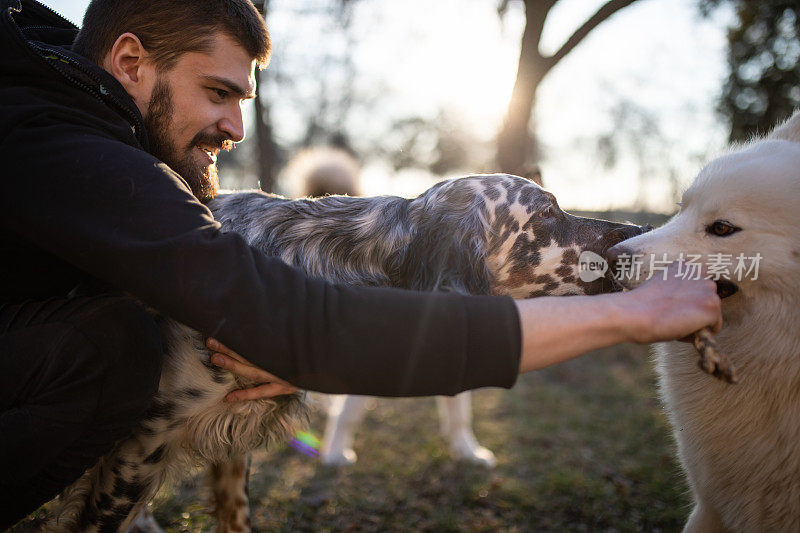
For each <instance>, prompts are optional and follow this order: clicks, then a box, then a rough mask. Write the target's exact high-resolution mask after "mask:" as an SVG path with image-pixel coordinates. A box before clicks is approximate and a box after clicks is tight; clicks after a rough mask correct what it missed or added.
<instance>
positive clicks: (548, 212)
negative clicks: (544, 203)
mask: <svg viewBox="0 0 800 533" xmlns="http://www.w3.org/2000/svg"><path fill="white" fill-rule="evenodd" d="M555 212H556V210H555V208H554V207H553V206H552V205H551V206H549V207H547V208H546V209H543V210H541V211H539V218H550V217H552V216H553V215H555Z"/></svg>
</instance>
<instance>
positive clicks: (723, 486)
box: [621, 112, 800, 532]
mask: <svg viewBox="0 0 800 533" xmlns="http://www.w3.org/2000/svg"><path fill="white" fill-rule="evenodd" d="M717 220H724V221H727V222H729V223H730V224H732V225H733V226H736V227H738V228H741V230H740V231H737V232H735V233H733V234H731V235H728V236H723V237H721V236H717V235H714V234H713V233H712V232H709V231H707V228H708V227H709V225H711V224H713V223H714V222H715V221H717ZM621 246H623V247H624V248H626V249H627V250H628V251H629V252H630V253H636V254H647V255H648V257H649V254H651V253H653V254H656V256H657V258H659V259H660V258H661V257H662V254H664V253H666V254H667V256H668V257H667V258H668V259H673V260H674V259H677V258H678V256H679V254H680V253H682V252H683V253H684V254H688V253H692V254H702V255H703V256H704V257H708V256H709V254H715V253H724V254H732V256H733V257H734V258H735V257H737V256H738V254H740V253H743V254H744V255H745V257H752V256H755V254H756V253H760V254H761V256H762V257H763V258H762V259H761V261H760V264H759V272H758V277H757V279H743V280H742V281H738V280H736V279H733V280H732V281H733V282H734V283H735V284H736V285H737V286H738V289H739V290H738V292H737V293H736V294H734V295H733V296H730V297H728V298H726V299H724V300H723V305H722V311H723V319H724V322H725V325H724V327H723V329H722V331H721V332H720V333H719V335H717V340H718V341H719V344H720V347H721V349H722V350H723V351H724V353H726V354H727V355H728V357H730V359H731V361H732V363H733V364H734V365H735V366H736V368H737V369H738V372H739V377H740V383H739V384H737V385H728V384H726V383H724V382H722V381H720V380H718V379H714V378H713V377H711V376H709V375H707V374H704V373H703V372H701V371H700V370H699V369H698V368H697V362H696V361H697V354H696V353H695V352H694V348H692V346H691V345H688V344H681V343H676V342H673V343H667V344H663V345H659V346H658V348H657V367H658V373H659V382H660V390H661V394H662V397H663V400H664V402H665V404H666V407H667V409H668V411H669V415H670V418H671V421H672V424H673V426H674V433H675V438H676V440H677V442H678V453H679V456H680V460H681V463H682V464H683V467H684V468H685V470H686V474H687V476H688V480H689V483H690V485H691V488H692V491H693V493H694V498H695V507H694V510H693V511H692V514H691V516H690V517H689V520H688V522H687V524H686V529H685V530H686V531H698V532H699V531H702V532H709V531H736V532H751V531H752V532H757V531H758V532H766V531H769V532H774V531H800V112H797V113H795V114H794V116H793V117H792V118H791V119H790V120H788V121H787V122H786V123H784V124H783V125H781V126H779V127H778V128H776V129H775V130H774V131H773V132H772V133H771V134H770V135H768V136H767V137H766V138H763V139H757V140H754V141H752V142H750V143H748V144H746V145H743V146H738V147H734V150H733V151H731V152H730V153H728V154H726V155H724V156H722V157H720V158H718V159H716V160H714V161H712V162H711V163H710V164H708V165H707V166H706V167H705V168H704V169H703V170H702V171H701V172H700V174H699V176H698V177H697V179H696V180H695V182H694V184H693V185H692V186H691V187H690V188H689V189H688V190H687V191H686V193H685V194H684V196H683V202H682V208H681V212H680V213H679V214H678V215H676V216H675V217H674V218H673V219H672V220H671V221H670V222H668V223H667V224H666V225H664V226H663V227H661V228H659V229H657V230H656V231H653V232H650V233H646V234H644V235H640V236H638V237H634V238H633V239H631V240H628V241H625V242H624V243H623V244H622V245H621ZM645 263H647V262H645ZM646 270H647V268H646V265H645V272H643V273H642V277H645V275H646V273H647V272H646ZM748 277H750V278H752V274H751V275H750V276H748Z"/></svg>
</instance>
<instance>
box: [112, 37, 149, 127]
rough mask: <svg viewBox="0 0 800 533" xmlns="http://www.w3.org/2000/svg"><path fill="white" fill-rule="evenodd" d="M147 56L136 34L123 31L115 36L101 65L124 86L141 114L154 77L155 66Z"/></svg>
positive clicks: (144, 108) (144, 110) (147, 100)
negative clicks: (115, 38)
mask: <svg viewBox="0 0 800 533" xmlns="http://www.w3.org/2000/svg"><path fill="white" fill-rule="evenodd" d="M148 57H149V56H148V53H147V50H145V49H144V46H142V42H141V41H140V40H139V38H138V37H137V36H136V35H134V34H132V33H123V34H122V35H120V36H119V37H117V40H116V42H115V43H114V46H112V47H111V51H110V52H109V53H108V55H107V56H106V58H105V61H104V62H103V67H104V68H105V69H106V70H107V71H108V72H110V73H111V75H112V76H114V77H115V78H116V79H117V81H118V82H120V84H121V85H122V86H123V87H124V88H125V91H126V92H127V93H128V94H129V95H130V96H131V98H133V100H134V101H135V102H136V105H137V106H138V107H139V110H140V111H141V112H142V114H145V113H146V108H147V105H148V103H149V101H150V93H151V92H152V89H153V85H154V84H155V77H156V72H155V68H154V66H153V64H152V62H151V61H149V59H148Z"/></svg>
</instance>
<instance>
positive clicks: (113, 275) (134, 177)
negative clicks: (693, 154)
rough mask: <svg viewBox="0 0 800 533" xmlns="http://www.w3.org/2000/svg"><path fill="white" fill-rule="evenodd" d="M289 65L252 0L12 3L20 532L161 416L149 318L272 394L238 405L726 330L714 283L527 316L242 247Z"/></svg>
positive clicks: (10, 243)
mask: <svg viewBox="0 0 800 533" xmlns="http://www.w3.org/2000/svg"><path fill="white" fill-rule="evenodd" d="M269 52H270V43H269V36H268V34H267V30H266V27H265V26H264V21H263V19H262V18H261V16H260V15H259V13H258V12H257V11H256V10H255V8H254V7H253V6H252V4H250V2H249V1H248V0H224V1H223V0H182V1H180V2H175V1H168V0H94V1H93V2H92V3H91V4H90V6H89V8H88V9H87V12H86V15H85V18H84V21H83V29H82V30H81V31H80V33H78V30H77V28H75V27H74V26H72V25H71V24H70V23H69V22H68V21H66V20H64V19H63V18H61V17H60V16H58V15H57V14H55V13H54V12H52V11H51V10H49V9H48V8H46V7H44V6H42V5H40V4H37V3H36V2H34V1H33V0H0V67H1V68H0V155H2V160H3V162H4V165H5V169H6V170H5V172H4V174H3V176H2V179H0V224H2V228H3V231H2V232H0V249H2V250H3V259H4V260H3V263H2V267H0V269H2V270H1V272H2V276H0V279H2V281H0V528H2V527H3V526H7V525H9V524H11V523H13V521H14V520H16V519H18V518H21V517H22V516H24V515H25V514H26V513H27V512H29V511H31V510H33V509H35V508H36V506H37V505H39V504H41V503H42V502H44V501H46V500H48V499H49V498H52V497H53V496H55V495H56V494H57V493H58V492H59V491H60V490H61V489H62V488H64V487H65V486H67V485H68V484H70V483H71V482H72V481H74V480H75V479H76V478H77V477H78V476H79V475H80V474H81V473H82V472H83V470H84V469H85V468H86V467H88V466H90V465H91V464H92V462H93V461H95V460H96V458H97V457H99V456H100V455H102V454H103V453H105V452H106V451H107V450H109V449H110V447H111V446H112V445H113V443H114V442H115V441H116V440H117V439H119V438H121V437H123V436H125V435H126V433H127V432H129V431H130V428H131V427H132V426H133V424H134V423H135V422H136V420H137V419H138V417H140V416H141V415H142V413H143V411H144V409H145V408H146V407H147V405H148V402H149V400H150V398H151V396H152V394H153V393H154V392H155V390H156V387H157V384H158V378H159V373H160V368H161V358H162V346H161V342H160V339H159V334H158V329H157V327H156V324H155V322H154V320H153V319H152V318H151V316H150V314H149V313H148V312H147V311H146V310H145V309H144V308H143V307H142V305H140V304H139V303H137V302H144V303H145V304H147V305H148V306H151V307H152V308H154V309H156V310H158V311H159V312H160V313H162V314H165V315H168V316H170V317H172V318H174V319H176V320H179V321H181V322H183V323H185V324H187V325H189V326H191V327H192V328H194V329H196V330H199V331H201V332H204V333H205V334H207V335H210V336H214V337H216V338H218V339H219V340H220V341H222V342H223V343H225V345H227V346H230V347H232V348H233V349H235V350H237V352H239V353H241V354H242V355H244V356H245V357H247V359H248V360H249V361H251V362H252V364H249V363H247V360H244V359H242V358H239V360H238V361H236V358H237V357H238V356H237V355H236V354H234V353H233V352H230V351H229V350H228V349H226V348H218V349H220V350H221V351H223V352H227V353H228V354H229V355H230V357H225V356H220V357H221V359H220V361H221V363H220V364H221V366H224V367H225V368H229V369H232V370H235V371H237V372H239V373H242V374H243V375H247V377H250V378H253V377H255V378H257V379H258V381H260V382H263V383H268V382H269V383H270V385H267V386H262V387H257V388H254V389H248V390H246V391H238V393H234V399H249V398H256V397H263V396H269V395H274V394H279V393H282V392H286V391H288V390H293V389H292V386H298V387H302V388H307V389H312V390H319V391H323V392H334V393H336V392H338V393H351V394H359V393H361V394H372V395H376V394H381V395H384V396H430V395H435V394H455V393H458V392H460V391H463V390H467V389H473V388H478V387H483V386H502V387H510V386H511V385H512V384H513V383H514V381H515V379H516V376H517V375H518V373H519V372H520V371H528V370H532V369H535V368H540V367H542V366H545V365H548V364H553V363H555V362H558V361H561V360H565V359H568V358H571V357H574V356H576V355H578V354H580V353H583V352H585V351H588V350H590V349H592V348H595V347H600V346H607V345H610V344H613V343H616V342H622V341H624V340H637V341H640V342H648V341H655V340H661V339H670V338H677V337H680V336H684V335H687V334H688V333H690V332H692V331H695V330H697V329H700V328H701V327H703V326H706V325H714V326H715V327H718V326H719V321H720V318H719V300H718V299H716V296H715V294H714V289H713V284H711V286H710V287H709V284H707V283H702V282H698V283H690V282H682V283H681V282H675V281H668V282H664V283H659V284H656V285H653V284H649V286H650V288H649V289H644V288H643V289H637V290H636V291H632V292H631V293H630V295H627V296H626V295H622V296H621V298H624V301H623V300H621V299H610V298H606V299H604V298H602V297H591V299H590V301H591V303H589V301H587V300H576V299H568V298H565V299H560V300H558V301H555V302H554V301H549V302H545V303H541V302H540V301H538V300H529V301H521V302H519V303H517V304H515V303H514V302H513V301H512V300H511V299H509V298H501V297H490V296H486V297H477V296H474V297H468V296H461V295H457V294H430V293H414V292H411V291H401V290H390V289H381V288H348V287H342V286H336V285H332V284H328V283H325V282H323V281H321V280H319V279H313V278H309V277H307V276H305V275H304V274H303V273H302V272H300V271H299V270H297V269H294V268H291V267H289V266H287V265H285V264H283V263H282V262H281V261H279V260H278V259H275V258H270V257H267V256H266V255H264V254H262V253H261V252H259V251H258V250H256V249H254V248H251V247H250V246H248V245H247V244H246V243H245V241H244V240H243V239H242V237H240V236H239V235H236V234H232V233H228V234H221V233H220V231H219V227H220V226H219V224H218V223H217V222H216V221H215V220H214V219H213V217H212V215H211V213H210V211H209V210H208V209H207V208H206V207H205V206H204V205H203V203H202V202H203V201H204V200H207V199H208V198H211V197H213V195H214V193H215V191H216V176H215V165H214V163H215V161H216V156H217V154H218V153H219V151H220V150H222V149H228V148H230V147H231V146H232V144H233V143H235V142H238V141H240V140H242V138H243V137H244V127H243V123H242V111H241V106H242V103H243V102H244V101H245V100H246V99H248V98H252V97H254V95H255V77H254V68H255V66H256V65H258V66H264V65H265V64H266V62H267V60H268V57H269ZM647 291H649V292H647ZM123 293H126V294H131V295H133V296H135V297H136V299H137V302H135V301H134V300H132V299H129V298H124V297H121V296H118V295H119V294H123ZM569 300H572V301H571V302H570V301H569ZM580 302H584V303H582V304H580V305H577V304H576V303H580ZM412 355H413V357H414V360H413V361H412V360H410V357H411V356H412ZM414 361H416V362H420V361H424V364H414ZM268 372H272V373H274V374H275V376H279V377H280V378H282V379H284V380H286V382H284V381H281V380H279V379H278V378H276V377H274V376H273V375H272V374H269V373H268ZM287 382H288V383H291V384H292V385H289V384H288V383H287Z"/></svg>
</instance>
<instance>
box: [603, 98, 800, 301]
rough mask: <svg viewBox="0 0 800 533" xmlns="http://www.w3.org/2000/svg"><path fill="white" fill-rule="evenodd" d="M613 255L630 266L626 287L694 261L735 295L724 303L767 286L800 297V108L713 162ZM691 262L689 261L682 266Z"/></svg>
mask: <svg viewBox="0 0 800 533" xmlns="http://www.w3.org/2000/svg"><path fill="white" fill-rule="evenodd" d="M697 256H700V258H697ZM608 258H609V260H610V261H612V262H616V266H617V267H618V268H621V270H622V271H624V270H626V269H628V272H627V273H628V274H629V276H628V277H627V279H626V280H624V281H623V284H624V285H626V286H628V287H635V286H636V285H638V284H639V283H641V282H642V281H644V279H647V277H648V276H649V275H650V274H653V275H659V274H660V272H658V271H660V270H661V266H663V265H665V264H666V262H667V261H679V260H684V261H687V260H693V262H694V263H696V264H702V265H704V267H705V269H706V271H707V272H708V274H711V275H713V278H714V279H717V280H718V281H717V285H718V288H719V291H718V292H719V293H720V296H723V297H726V296H732V297H731V298H730V300H725V304H726V305H724V306H723V309H725V307H729V308H730V307H731V306H734V305H735V306H741V305H744V304H745V303H746V302H748V301H751V300H752V298H754V297H755V296H756V295H761V294H762V293H765V292H768V293H773V294H774V295H777V296H780V297H784V298H800V111H798V112H796V113H795V114H794V116H793V117H792V118H791V119H789V120H788V121H786V122H785V123H784V124H782V125H781V126H779V127H778V128H776V129H775V130H774V131H773V132H772V133H771V134H769V135H768V136H767V137H765V138H762V139H758V140H755V141H752V142H750V143H748V144H746V145H744V146H739V147H734V150H733V151H731V152H730V153H728V154H726V155H724V156H722V157H720V158H718V159H715V160H714V161H712V162H711V163H709V164H708V165H707V166H706V167H705V168H703V170H702V171H701V172H700V174H699V175H698V176H697V179H696V180H695V181H694V183H693V184H692V186H691V187H689V189H688V190H687V191H686V192H685V193H684V195H683V201H682V202H681V210H680V212H679V213H678V214H677V215H676V216H675V217H673V218H672V220H670V221H669V222H668V223H667V224H665V225H664V226H662V227H661V228H659V229H657V230H655V231H652V232H650V233H645V234H643V235H639V236H637V237H634V238H632V239H629V240H627V241H625V242H623V243H621V244H619V245H617V246H615V247H613V248H612V249H611V250H609V254H608ZM637 259H638V262H637ZM726 266H727V268H725V267H726ZM693 268H695V267H691V266H690V264H687V263H686V262H684V272H687V273H691V271H692V269H693ZM637 269H638V270H639V272H638V275H637ZM624 273H625V272H622V274H624ZM630 274H633V276H630Z"/></svg>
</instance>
